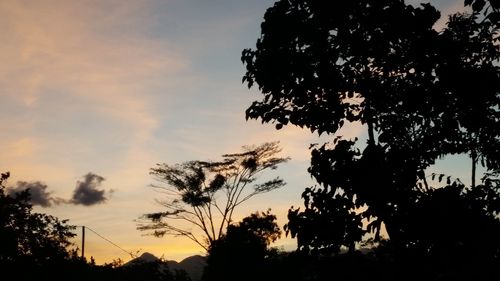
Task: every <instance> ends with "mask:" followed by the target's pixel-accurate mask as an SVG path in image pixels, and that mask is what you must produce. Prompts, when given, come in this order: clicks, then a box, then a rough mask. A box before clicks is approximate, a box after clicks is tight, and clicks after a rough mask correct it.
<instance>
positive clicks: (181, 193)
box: [138, 142, 288, 250]
mask: <svg viewBox="0 0 500 281" xmlns="http://www.w3.org/2000/svg"><path fill="white" fill-rule="evenodd" d="M280 152H281V149H280V147H279V146H278V143H277V142H270V143H264V144H262V145H259V146H245V147H243V151H242V152H241V153H234V154H224V155H222V158H223V159H222V161H220V162H215V161H189V162H185V163H182V164H176V165H168V164H158V165H157V167H156V168H152V169H151V174H152V175H153V176H155V177H156V179H157V180H159V181H160V182H164V183H166V184H167V186H155V187H157V188H160V189H161V190H162V191H163V192H164V194H165V195H166V196H165V197H166V198H165V199H160V200H158V202H159V203H160V204H161V205H163V206H164V207H165V208H166V210H165V211H163V212H158V213H152V214H146V215H144V216H143V217H142V221H141V223H140V224H139V227H138V229H139V230H145V231H152V232H153V234H154V235H155V236H163V235H165V234H168V235H177V236H184V237H187V238H189V239H191V240H192V241H194V242H196V243H197V244H198V245H200V246H201V247H203V248H204V249H205V250H208V249H209V247H210V246H211V245H212V243H213V242H214V241H216V240H218V239H219V238H221V237H222V236H223V235H224V233H225V232H226V228H227V227H228V226H229V225H230V224H231V222H232V221H231V219H232V216H233V213H234V211H235V209H236V208H237V207H238V206H239V205H241V204H242V203H244V202H245V201H247V200H249V199H250V198H252V197H254V196H256V195H258V194H262V193H266V192H269V191H272V190H275V189H277V188H280V187H282V186H284V185H285V183H284V182H283V180H282V179H280V178H279V177H276V178H274V179H271V180H267V181H264V182H260V183H259V182H257V178H258V177H259V176H260V174H261V173H262V172H264V171H265V170H274V169H276V168H277V167H278V165H279V164H281V163H284V162H286V161H287V160H288V158H282V157H279V156H278V154H279V153H280ZM176 221H177V222H179V221H182V222H184V223H187V226H186V224H184V225H182V224H177V223H176ZM193 227H194V229H193ZM200 232H201V234H199V233H200Z"/></svg>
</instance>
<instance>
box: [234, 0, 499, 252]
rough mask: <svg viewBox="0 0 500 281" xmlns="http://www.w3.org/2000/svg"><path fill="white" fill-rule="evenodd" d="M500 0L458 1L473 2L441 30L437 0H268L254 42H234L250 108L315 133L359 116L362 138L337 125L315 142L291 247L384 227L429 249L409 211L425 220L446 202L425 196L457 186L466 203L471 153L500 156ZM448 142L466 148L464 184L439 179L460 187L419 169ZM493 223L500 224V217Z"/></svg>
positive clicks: (405, 244) (338, 244) (333, 244)
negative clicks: (434, 182)
mask: <svg viewBox="0 0 500 281" xmlns="http://www.w3.org/2000/svg"><path fill="white" fill-rule="evenodd" d="M497 2H498V1H489V2H486V1H483V0H477V1H465V4H466V5H472V8H473V12H472V13H471V14H455V15H451V16H450V18H449V21H448V24H447V26H446V28H445V29H444V30H443V31H441V32H440V31H437V30H435V29H434V28H433V26H434V24H435V23H436V21H437V20H438V19H439V17H440V13H439V12H438V11H437V10H436V9H435V8H434V7H432V6H431V5H430V4H421V5H420V6H419V7H413V6H411V5H406V4H405V3H404V1H400V0H364V1H361V0H358V1H298V0H290V1H278V2H276V3H275V4H274V6H273V7H271V8H269V9H268V10H267V12H266V14H265V16H264V21H263V23H262V25H261V28H262V34H261V36H260V38H259V39H258V40H257V45H256V48H255V49H245V50H244V51H243V53H242V61H243V63H244V64H245V65H246V70H247V71H246V74H245V75H244V77H243V81H244V82H246V83H247V85H248V86H249V87H252V86H253V85H257V86H258V88H259V90H260V91H261V92H262V94H263V99H262V100H260V101H255V102H253V103H252V105H251V106H250V107H249V108H248V109H247V111H246V116H247V118H253V119H261V120H262V121H263V122H272V123H275V124H276V128H277V129H280V128H281V127H283V126H284V125H287V124H293V125H296V126H299V127H306V128H308V129H310V130H311V131H312V132H318V133H319V134H322V133H327V134H335V133H337V132H338V130H339V129H340V128H341V127H343V126H345V125H346V124H349V123H353V122H356V123H361V124H362V125H364V126H365V128H366V130H367V135H368V142H367V145H366V146H365V145H361V146H360V145H358V144H357V142H356V141H357V140H344V139H342V138H341V137H339V138H336V139H335V140H334V141H333V143H331V144H325V145H323V146H313V150H312V151H311V166H310V168H309V172H310V173H311V175H312V176H313V177H314V178H315V179H316V180H317V181H318V183H319V184H320V185H321V186H320V187H312V188H308V189H306V191H305V192H304V193H303V195H302V196H303V198H304V204H305V210H303V211H301V210H300V209H294V208H292V209H291V210H290V212H289V223H288V225H287V226H286V230H287V231H288V232H289V233H291V234H292V236H294V237H295V236H297V239H298V240H297V241H298V246H299V249H302V250H305V251H306V252H315V253H338V252H339V250H340V249H341V248H342V247H347V248H349V249H351V250H352V249H354V245H355V243H356V242H359V241H360V240H361V238H362V237H363V234H365V233H366V232H372V233H374V234H375V238H379V236H380V235H379V234H380V231H381V229H382V226H383V225H385V228H386V230H387V232H388V234H389V237H390V239H391V243H393V244H394V245H397V247H398V248H399V249H408V248H413V247H414V246H415V247H417V246H416V245H421V244H425V247H423V248H426V249H427V250H432V249H434V246H432V245H434V244H435V243H434V242H431V240H432V239H423V238H422V237H421V235H423V234H422V233H421V232H420V233H419V232H416V230H415V229H414V228H412V227H411V226H410V225H408V220H412V219H416V217H417V214H421V215H423V216H424V218H426V219H429V220H432V219H433V216H435V215H436V213H441V212H443V210H442V209H436V208H434V209H433V207H431V206H436V205H435V204H437V203H432V204H431V203H429V204H428V205H425V204H424V203H423V202H441V204H445V202H443V201H442V200H446V199H447V198H448V196H450V197H453V196H454V195H453V194H454V193H453V192H456V190H460V191H459V192H458V191H457V192H458V193H455V195H456V194H459V195H460V196H461V198H462V199H463V200H464V201H465V202H468V203H467V204H470V202H472V201H474V200H473V199H472V198H471V197H469V196H466V194H472V193H473V192H474V191H475V190H479V189H482V188H484V187H485V186H486V185H487V184H486V182H484V183H483V184H482V185H481V186H475V185H476V183H475V182H476V180H475V174H476V164H477V163H478V161H481V162H483V163H484V165H485V166H486V168H487V169H488V170H489V171H491V172H494V171H498V169H499V167H500V166H499V165H500V157H499V154H498V153H499V152H500V138H499V135H498V128H500V113H499V108H500V99H499V93H500V82H499V81H500V69H499V66H498V61H499V58H500V49H499V44H498V19H499V17H498V4H497ZM456 153H467V154H469V155H470V156H471V160H472V169H471V170H472V172H471V179H472V186H471V188H472V190H471V191H470V192H472V193H468V191H467V189H466V188H465V187H464V186H463V185H460V183H459V182H456V183H455V184H456V186H457V187H453V188H452V187H451V186H452V184H453V183H452V182H451V180H450V178H448V180H449V182H447V185H448V186H449V187H448V188H446V189H444V190H455V191H453V192H451V191H450V192H444V191H443V194H447V195H446V196H441V195H442V194H441V193H440V192H437V191H436V190H434V189H435V187H432V186H430V185H429V183H428V181H427V176H426V174H425V170H426V168H428V167H429V166H430V165H432V164H434V162H435V161H436V160H437V159H439V158H440V157H443V156H446V155H449V154H456ZM493 178H494V177H493ZM490 182H491V180H490ZM458 186H460V188H459V187H458ZM490 187H491V186H490ZM486 189H487V190H490V191H491V190H495V188H493V189H489V188H486ZM490 191H489V192H490ZM491 192H492V191H491ZM432 198H434V199H432ZM436 198H439V200H438V199H436ZM462 199H461V200H462ZM434 200H436V201H434ZM450 200H451V199H450ZM489 200H492V199H491V198H490V199H485V200H483V201H481V202H482V203H481V204H482V205H481V204H480V206H482V207H478V208H477V209H475V210H476V211H477V212H479V213H480V214H482V215H478V216H476V218H477V219H480V217H481V216H482V217H489V215H488V214H486V213H485V212H484V208H485V206H486V205H489V203H488V201H489ZM460 202H461V201H460ZM460 204H462V203H460ZM460 204H457V205H456V206H461V205H460ZM463 204H466V203H463ZM424 206H425V207H424ZM464 208H465V207H464ZM471 208H472V207H471ZM432 209H433V210H434V211H429V210H432ZM465 209H467V208H465ZM424 210H426V212H424ZM461 210H464V209H463V208H462V207H457V208H456V210H455V211H456V212H452V213H451V214H449V215H450V216H451V215H452V214H453V215H458V214H463V212H462V211H461ZM481 210H482V211H481ZM476 211H471V212H476ZM480 220H482V219H480ZM486 220H488V219H486ZM363 221H364V222H367V224H366V227H364V226H363V224H362V222H363ZM488 221H489V222H488V223H486V224H485V225H487V228H490V229H492V230H494V229H496V228H497V227H496V226H495V225H496V224H498V218H497V219H492V220H488ZM468 222H469V223H472V222H473V220H469V221H468ZM472 225H473V224H470V225H468V226H467V227H472ZM420 226H421V227H424V224H422V225H420ZM431 233H432V232H431ZM495 233H496V232H495ZM434 234H435V233H434ZM478 237H479V236H475V239H479V238H478ZM490 238H491V237H490ZM436 239H437V238H436ZM459 240H460V241H461V242H457V243H462V242H464V243H470V242H471V241H472V240H473V239H472V240H471V239H468V240H467V239H465V238H464V239H459ZM466 240H467V241H468V242H466ZM424 242H425V243H424ZM439 243H440V242H439ZM439 243H438V244H439ZM469 245H470V244H469ZM493 256H494V255H493ZM490 257H491V255H490ZM497 258H498V257H497Z"/></svg>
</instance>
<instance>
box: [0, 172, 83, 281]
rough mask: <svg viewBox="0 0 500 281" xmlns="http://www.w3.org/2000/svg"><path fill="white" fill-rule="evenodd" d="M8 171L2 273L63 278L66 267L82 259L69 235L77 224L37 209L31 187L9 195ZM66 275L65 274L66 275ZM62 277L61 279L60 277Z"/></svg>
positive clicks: (0, 185)
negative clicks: (78, 255) (31, 195)
mask: <svg viewBox="0 0 500 281" xmlns="http://www.w3.org/2000/svg"><path fill="white" fill-rule="evenodd" d="M9 176H10V174H9V173H2V174H1V177H0V240H1V243H2V246H1V247H0V268H1V269H2V275H4V276H10V277H11V278H15V279H17V280H34V279H35V278H42V279H43V278H46V277H47V278H48V277H49V276H52V277H51V279H54V280H58V279H57V278H63V277H62V275H56V273H62V272H63V271H64V267H66V266H68V267H69V266H70V265H76V264H77V263H79V262H80V259H79V258H78V257H77V254H76V250H72V249H70V248H69V247H70V246H73V244H72V242H71V241H70V239H71V238H72V237H74V236H75V234H74V232H73V231H74V229H75V227H74V226H71V225H68V224H67V220H59V219H58V218H56V217H53V216H50V215H46V214H41V213H34V212H33V208H32V205H31V204H30V203H29V202H30V193H29V190H25V191H22V192H19V193H16V194H12V195H8V194H7V193H6V190H5V186H4V182H5V181H6V180H7V179H8V178H9ZM66 277H67V276H65V277H64V278H66ZM61 280H62V279H61Z"/></svg>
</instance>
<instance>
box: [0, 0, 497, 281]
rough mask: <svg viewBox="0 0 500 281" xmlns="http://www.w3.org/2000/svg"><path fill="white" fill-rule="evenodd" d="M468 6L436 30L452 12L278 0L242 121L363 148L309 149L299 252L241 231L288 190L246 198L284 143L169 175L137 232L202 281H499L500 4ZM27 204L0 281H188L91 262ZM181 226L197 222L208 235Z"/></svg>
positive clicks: (159, 267)
mask: <svg viewBox="0 0 500 281" xmlns="http://www.w3.org/2000/svg"><path fill="white" fill-rule="evenodd" d="M464 5H465V6H467V7H471V9H472V12H471V13H458V14H453V15H450V16H449V17H448V22H447V24H446V26H444V27H443V29H442V30H436V29H435V24H436V22H437V20H438V19H439V18H440V16H441V15H440V12H439V11H437V10H436V9H435V8H434V7H433V6H432V5H430V4H422V5H420V6H418V7H414V6H411V5H407V4H406V3H405V2H404V1H400V0H345V1H313V0H310V1H309V0H301V1H299V0H280V1H277V2H276V4H275V5H274V6H273V7H271V8H269V9H268V11H267V12H266V14H265V16H264V22H263V23H262V35H261V37H260V38H259V39H258V41H257V45H256V48H255V49H246V50H244V51H243V54H242V60H243V63H244V64H245V65H246V69H247V72H246V74H245V76H244V78H243V80H244V82H245V83H247V84H248V86H249V87H252V86H254V85H256V86H258V88H259V90H260V91H261V92H262V94H263V99H262V100H260V101H255V102H254V103H253V104H252V105H251V106H250V107H249V108H248V110H247V112H246V114H247V115H246V116H247V118H253V119H261V120H262V122H268V123H274V124H275V125H276V128H277V129H281V128H282V127H283V126H286V125H295V126H299V127H303V128H304V127H305V128H308V129H310V130H311V132H317V133H319V134H323V133H325V134H330V135H334V134H336V133H338V132H339V129H341V128H342V127H344V126H346V125H347V124H350V123H357V124H358V125H361V126H363V127H364V128H366V135H367V140H366V143H361V142H360V140H358V139H345V138H343V137H342V136H335V137H334V139H333V140H332V142H331V143H327V144H324V145H312V146H311V165H310V167H309V172H310V174H311V176H312V177H313V178H314V179H315V180H316V181H317V183H318V185H317V186H313V187H307V188H306V189H305V191H304V192H303V194H302V198H303V200H304V205H303V207H301V208H291V209H290V210H289V213H288V219H289V221H288V223H287V224H286V225H285V227H284V230H285V234H286V235H291V236H292V237H294V238H296V239H297V244H298V248H297V250H296V251H294V252H289V253H285V252H281V251H279V250H278V249H274V248H272V247H271V244H272V242H274V241H276V239H278V238H279V237H280V236H281V235H282V233H281V230H280V229H279V227H278V225H277V224H276V217H275V216H274V215H273V214H272V213H271V212H270V211H267V212H261V213H254V214H251V215H250V216H248V217H246V218H244V219H243V220H242V221H240V222H233V221H232V220H231V217H232V215H233V210H235V209H237V208H236V207H237V206H239V204H240V203H242V202H244V201H246V200H247V199H249V198H251V197H253V196H254V195H258V194H260V193H263V192H268V191H272V190H274V189H276V188H280V187H282V186H283V185H284V182H283V181H282V180H281V179H280V178H276V179H274V180H270V181H268V182H264V183H263V184H254V185H253V186H252V188H248V186H247V184H251V183H253V181H254V180H256V176H255V175H256V174H257V173H259V172H260V171H263V170H266V169H275V168H276V167H277V165H278V164H281V163H283V162H286V161H287V160H288V159H287V158H280V157H275V156H274V155H275V154H276V153H277V152H279V148H278V147H277V146H276V145H277V144H276V143H268V144H265V145H263V146H259V147H252V148H248V149H246V150H244V151H243V152H242V153H237V154H228V155H224V156H223V158H224V159H223V160H222V161H221V162H204V161H191V162H186V163H183V164H180V165H174V166H170V165H166V164H163V165H159V166H158V167H157V168H155V169H153V170H152V173H153V175H155V176H157V177H159V179H160V180H162V181H163V182H164V183H166V184H168V187H167V188H173V189H172V190H173V191H176V192H177V193H176V194H178V195H180V198H172V200H171V201H166V204H165V207H166V210H165V211H164V212H159V213H154V214H147V215H145V217H144V218H143V219H145V220H146V221H145V222H143V223H145V224H142V225H140V226H139V228H140V229H142V230H150V231H153V232H154V234H155V235H157V236H161V235H165V234H174V235H181V236H185V237H188V238H190V239H191V240H193V241H194V242H196V243H198V244H199V245H200V246H201V247H203V248H205V249H206V250H207V260H206V262H207V266H206V268H205V271H204V274H203V277H202V279H203V280H204V281H212V280H213V281H224V280H318V281H319V280H500V179H499V175H500V136H499V128H500V68H499V63H500V62H499V60H500V42H499V36H500V35H499V28H500V24H499V21H500V12H499V9H500V2H499V1H498V0H490V1H486V0H465V1H464ZM456 154H461V155H467V156H469V158H470V184H467V185H466V184H464V183H462V181H461V180H460V178H462V179H463V177H464V175H444V174H439V173H431V174H429V172H428V168H429V167H431V166H432V165H433V164H435V162H436V161H437V160H439V159H441V158H443V157H447V156H449V155H456ZM479 165H480V166H482V167H483V168H484V170H485V171H486V172H485V173H484V174H482V175H481V176H477V174H478V172H477V170H478V167H479ZM8 176H9V175H8V174H2V178H1V182H0V184H1V183H3V182H4V181H5V180H6V179H7V178H8ZM245 191H248V192H249V193H247V195H246V196H243V197H239V196H240V194H245V193H244V192H245ZM216 194H224V195H225V196H227V198H228V200H227V201H226V202H225V203H220V202H218V201H217V199H218V198H220V196H216ZM28 199H29V192H28V191H25V192H22V193H18V194H14V195H7V194H6V192H5V188H4V186H3V184H2V186H1V188H0V224H1V225H0V226H1V228H0V239H1V248H0V269H1V272H2V273H1V274H2V275H3V274H6V275H4V276H16V278H14V279H15V280H39V279H42V280H43V279H45V280H115V279H116V280H187V279H188V275H187V274H186V273H182V272H179V271H178V272H175V271H169V270H166V269H167V268H168V266H167V265H166V264H164V263H163V262H162V261H157V262H153V263H143V264H139V265H136V266H134V267H130V266H121V265H120V264H119V263H113V264H108V265H104V266H97V265H95V264H93V263H92V262H87V261H86V260H82V259H81V258H79V257H78V256H77V254H76V251H75V250H72V249H71V243H70V242H69V239H70V238H71V237H73V236H74V234H73V230H74V227H72V226H71V225H68V224H67V222H66V221H60V220H58V219H57V218H54V217H51V216H47V215H44V214H36V213H33V212H32V209H31V205H30V204H29V201H28ZM222 206H226V208H223V207H222ZM217 212H219V213H220V214H221V217H222V220H217V219H215V215H214V214H216V213H217ZM171 219H185V220H187V221H189V222H191V223H192V224H193V225H195V226H196V225H198V226H199V227H200V230H201V231H202V234H201V236H195V235H196V233H191V232H188V231H186V230H183V229H179V228H176V227H175V226H173V225H171V224H170V222H171V221H169V220H171ZM217 222H219V223H217ZM2 277H3V276H2Z"/></svg>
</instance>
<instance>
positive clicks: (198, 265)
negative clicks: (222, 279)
mask: <svg viewBox="0 0 500 281" xmlns="http://www.w3.org/2000/svg"><path fill="white" fill-rule="evenodd" d="M156 261H160V258H158V257H156V256H155V255H153V254H151V253H147V252H146V253H143V254H142V255H141V256H140V257H137V258H135V259H132V260H130V261H129V262H127V263H125V264H124V265H123V266H134V265H135V264H141V263H148V262H156ZM164 262H166V264H167V266H168V268H169V270H170V271H171V272H174V271H175V270H184V271H186V272H187V274H188V275H189V277H190V278H191V280H192V281H199V280H201V276H202V274H203V269H204V268H205V265H206V258H205V257H202V256H200V255H195V256H191V257H187V258H185V259H183V260H182V261H181V262H177V261H170V260H165V261H164Z"/></svg>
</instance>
